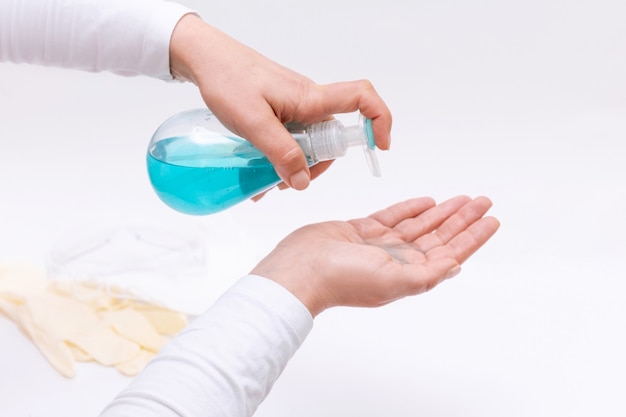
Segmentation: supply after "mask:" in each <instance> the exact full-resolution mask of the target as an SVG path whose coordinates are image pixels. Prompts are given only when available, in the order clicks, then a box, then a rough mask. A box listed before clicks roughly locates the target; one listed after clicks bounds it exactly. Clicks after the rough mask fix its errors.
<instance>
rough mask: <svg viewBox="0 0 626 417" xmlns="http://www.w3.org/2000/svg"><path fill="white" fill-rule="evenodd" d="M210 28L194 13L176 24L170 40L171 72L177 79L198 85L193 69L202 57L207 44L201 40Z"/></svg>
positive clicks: (185, 16)
mask: <svg viewBox="0 0 626 417" xmlns="http://www.w3.org/2000/svg"><path fill="white" fill-rule="evenodd" d="M208 26H209V25H208V24H207V23H205V22H204V21H203V20H202V19H201V18H200V17H199V16H198V15H196V14H194V13H188V14H186V15H184V16H183V17H181V19H180V20H179V21H178V23H177V24H176V27H175V28H174V31H173V32H172V37H171V40H170V72H171V74H172V76H173V77H174V78H175V79H177V80H179V81H190V82H193V83H194V84H197V82H196V78H197V77H196V74H194V71H193V68H194V65H195V60H196V59H198V58H199V55H202V54H201V53H200V52H201V51H200V49H201V48H203V47H204V45H205V42H204V41H203V40H202V39H201V38H202V37H204V36H206V35H205V33H204V32H205V31H206V28H207V27H208Z"/></svg>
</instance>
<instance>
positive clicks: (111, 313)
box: [0, 262, 187, 377]
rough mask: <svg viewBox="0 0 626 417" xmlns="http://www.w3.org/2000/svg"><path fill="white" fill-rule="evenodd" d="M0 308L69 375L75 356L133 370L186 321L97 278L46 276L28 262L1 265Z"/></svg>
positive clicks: (59, 368)
mask: <svg viewBox="0 0 626 417" xmlns="http://www.w3.org/2000/svg"><path fill="white" fill-rule="evenodd" d="M0 312H2V313H4V314H5V315H6V316H7V317H8V318H10V319H11V320H13V321H14V322H15V323H16V324H17V325H18V326H19V327H20V328H21V329H22V331H23V332H24V334H25V335H26V336H28V337H29V338H30V339H31V340H32V341H33V343H35V345H36V346H37V348H38V349H39V350H40V351H41V353H42V354H43V355H44V357H45V358H46V359H47V360H48V361H49V362H50V364H51V365H52V366H53V367H54V368H55V369H56V370H57V371H58V372H59V373H60V374H61V375H63V376H65V377H72V376H74V374H75V363H76V361H96V362H98V363H100V364H101V365H105V366H113V367H115V368H116V369H118V370H119V371H120V372H122V373H123V374H125V375H135V374H137V373H138V372H139V371H141V369H143V367H144V366H145V365H146V364H147V363H148V361H149V360H150V359H152V357H154V356H155V355H156V353H157V352H158V351H159V349H160V348H161V347H162V346H163V345H164V344H165V343H167V341H168V336H170V335H173V334H176V333H178V332H179V331H180V330H182V328H183V327H185V325H186V324H187V317H186V315H184V314H182V313H179V312H176V311H172V310H170V309H167V308H165V307H162V306H159V305H155V304H150V303H146V302H142V301H137V300H136V299H134V298H131V297H129V294H127V293H124V292H123V291H121V290H117V291H114V290H111V289H108V290H105V289H103V288H102V287H100V286H99V285H97V284H95V283H90V282H78V281H71V282H70V281H56V280H55V281H52V280H48V279H47V277H46V274H45V271H44V270H43V269H42V268H39V267H37V266H34V265H31V264H28V263H24V262H15V263H11V264H7V265H4V266H1V267H0Z"/></svg>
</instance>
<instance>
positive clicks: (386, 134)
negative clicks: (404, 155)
mask: <svg viewBox="0 0 626 417" xmlns="http://www.w3.org/2000/svg"><path fill="white" fill-rule="evenodd" d="M318 87H319V88H318V89H317V92H318V94H319V96H318V98H317V100H319V102H320V103H321V104H322V108H323V112H324V113H325V114H338V113H350V112H353V111H356V110H359V111H360V112H361V114H362V115H363V116H365V117H367V118H368V119H371V120H372V130H373V132H374V139H375V141H376V146H377V147H378V148H380V149H383V150H387V149H389V145H390V142H391V138H390V134H391V133H390V132H391V122H392V117H391V112H390V111H389V108H388V107H387V105H386V104H385V102H384V101H383V99H382V98H381V97H380V96H379V95H378V93H377V92H376V90H375V89H374V86H373V85H372V83H370V82H369V81H367V80H360V81H349V82H340V83H333V84H326V85H322V86H318Z"/></svg>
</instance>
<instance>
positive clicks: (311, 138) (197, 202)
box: [147, 109, 380, 215]
mask: <svg viewBox="0 0 626 417" xmlns="http://www.w3.org/2000/svg"><path fill="white" fill-rule="evenodd" d="M285 127H286V128H287V130H288V131H289V132H290V133H291V134H292V136H293V137H294V139H295V140H296V142H297V143H298V145H299V146H300V147H301V148H302V150H303V151H304V154H305V155H306V158H307V162H308V165H309V166H312V165H315V164H316V163H318V162H320V161H327V160H331V159H336V158H339V157H342V156H344V155H345V154H346V152H347V150H348V148H350V147H354V146H361V147H362V148H363V150H364V152H365V157H366V160H367V163H368V165H369V168H370V171H371V172H372V174H373V175H375V176H380V168H379V166H378V161H377V159H376V153H375V152H374V149H375V144H374V135H373V133H372V122H371V120H369V119H367V118H365V117H363V116H362V115H361V116H360V117H359V124H358V125H356V126H348V127H345V126H344V125H343V124H342V123H341V121H339V120H329V121H326V122H320V123H314V124H310V125H305V124H299V123H290V124H287V125H285ZM147 165H148V175H149V177H150V182H151V183H152V186H153V188H154V190H155V191H156V193H157V195H158V196H159V198H160V199H161V200H162V201H163V202H164V203H165V204H167V205H168V206H170V207H171V208H173V209H175V210H177V211H180V212H182V213H186V214H193V215H206V214H212V213H217V212H219V211H222V210H225V209H227V208H229V207H231V206H233V205H235V204H237V203H240V202H242V201H244V200H247V199H249V198H251V197H254V196H255V195H257V194H260V193H262V192H264V191H266V190H268V189H270V188H272V187H273V186H275V185H276V184H278V183H280V182H281V179H280V177H279V176H278V174H276V171H275V170H274V167H273V166H272V164H271V163H270V162H269V160H268V159H267V157H266V156H265V155H264V154H263V153H262V152H261V151H260V150H258V149H257V148H256V147H254V146H253V145H252V144H251V143H250V142H248V141H246V140H245V139H243V138H241V137H239V136H237V135H235V134H233V133H232V132H231V131H229V130H228V129H227V128H226V127H225V126H224V125H222V124H221V123H220V121H219V120H218V119H217V117H216V116H215V115H213V114H212V113H211V112H210V111H209V110H208V109H195V110H188V111H185V112H182V113H179V114H176V115H174V116H172V117H170V118H169V119H167V120H166V121H165V122H163V124H161V126H160V127H159V128H158V129H157V130H156V132H155V133H154V135H153V136H152V139H151V141H150V144H149V146H148V156H147Z"/></svg>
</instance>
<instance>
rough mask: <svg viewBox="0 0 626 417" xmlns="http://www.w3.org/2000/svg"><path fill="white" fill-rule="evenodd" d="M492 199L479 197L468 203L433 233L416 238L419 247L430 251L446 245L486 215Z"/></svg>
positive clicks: (453, 213)
mask: <svg viewBox="0 0 626 417" xmlns="http://www.w3.org/2000/svg"><path fill="white" fill-rule="evenodd" d="M491 205H492V203H491V200H489V199H488V198H487V197H477V198H476V199H474V200H471V201H466V203H465V204H464V205H462V206H460V207H458V209H457V210H456V211H454V212H452V213H450V214H449V217H448V218H446V219H445V221H444V222H442V223H441V225H438V227H437V229H436V230H434V232H433V233H430V234H428V235H424V236H422V237H420V238H418V239H417V240H416V242H415V243H416V244H417V245H418V246H419V248H420V249H421V250H422V251H424V252H428V251H429V250H431V249H433V248H435V247H437V246H442V245H446V244H447V243H448V242H449V241H450V240H451V239H452V238H454V237H455V236H457V235H458V234H459V233H461V232H463V231H464V230H466V229H467V228H468V227H469V226H470V225H471V224H473V223H474V222H475V221H477V220H478V219H480V218H481V217H483V216H484V215H485V213H486V212H487V210H489V208H491Z"/></svg>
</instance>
